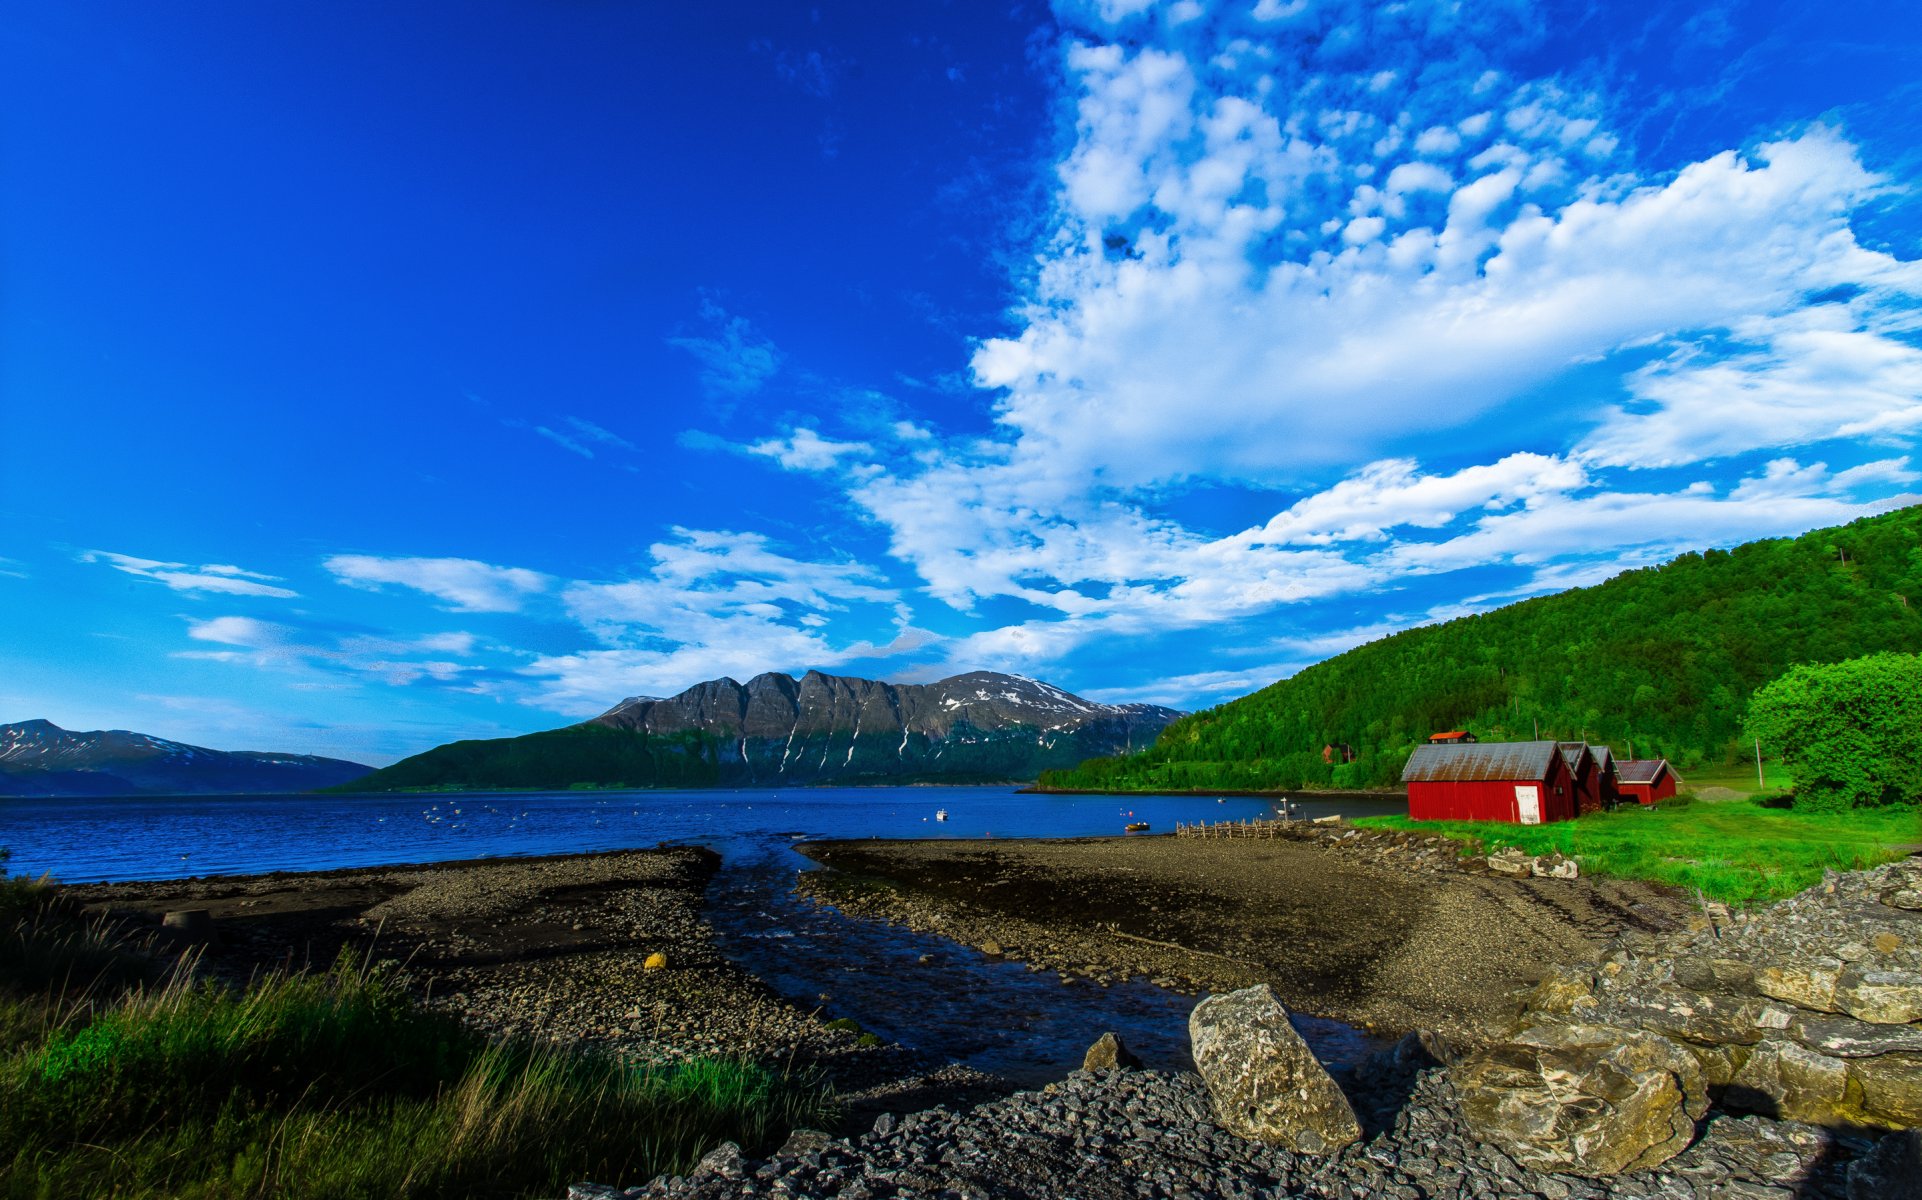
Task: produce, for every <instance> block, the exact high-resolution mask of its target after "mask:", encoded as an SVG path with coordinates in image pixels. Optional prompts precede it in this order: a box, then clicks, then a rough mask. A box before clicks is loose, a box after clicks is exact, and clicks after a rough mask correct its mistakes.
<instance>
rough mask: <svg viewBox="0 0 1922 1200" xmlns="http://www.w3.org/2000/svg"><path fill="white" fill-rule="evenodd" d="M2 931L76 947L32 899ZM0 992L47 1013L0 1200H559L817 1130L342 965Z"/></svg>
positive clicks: (720, 1064)
mask: <svg viewBox="0 0 1922 1200" xmlns="http://www.w3.org/2000/svg"><path fill="white" fill-rule="evenodd" d="M43 899H44V897H43ZM14 925H15V930H14V933H15V935H17V936H18V937H19V938H20V940H21V941H22V942H23V943H25V944H29V945H31V944H32V943H34V942H35V941H36V940H39V941H40V942H41V943H43V944H42V945H41V951H42V952H43V956H48V957H51V956H54V954H55V951H56V950H57V948H58V945H60V944H63V943H61V942H60V939H61V938H63V937H67V938H71V937H72V936H74V931H73V928H72V925H73V921H72V919H68V920H67V921H65V922H64V926H65V928H64V930H63V928H62V926H63V922H62V921H61V920H60V919H59V915H58V914H53V915H49V912H48V907H47V906H46V905H42V907H41V911H39V912H37V913H35V912H29V913H27V914H25V915H22V916H17V917H16V918H15V921H14ZM49 943H51V944H49ZM64 944H67V945H68V946H69V948H74V947H75V946H76V945H78V944H76V943H71V942H68V943H64ZM0 980H8V982H9V983H10V982H11V980H10V979H9V977H6V976H0ZM101 986H103V987H104V986H105V985H101ZM0 993H4V994H5V995H6V997H7V999H8V1000H9V1001H10V1002H11V1003H12V1004H14V1005H15V1006H24V1005H32V1004H35V1003H39V1004H41V1005H43V1006H48V1005H51V1006H53V1007H55V1008H56V1009H58V1010H59V1011H58V1012H57V1013H56V1015H55V1017H54V1019H50V1020H46V1021H43V1022H42V1023H41V1025H40V1027H39V1028H38V1029H37V1030H29V1031H28V1032H27V1033H26V1034H25V1035H24V1036H20V1037H17V1039H16V1041H15V1043H14V1044H12V1045H10V1046H9V1047H7V1053H6V1054H5V1057H4V1058H0V1196H4V1197H9V1198H13V1197H17V1198H21V1200H25V1198H27V1197H32V1198H34V1200H42V1198H47V1197H56V1196H60V1197H64V1196H93V1195H115V1196H122V1197H129V1198H134V1197H155V1198H158V1197H194V1198H208V1200H212V1198H216V1197H218V1198H228V1197H233V1198H240V1197H269V1196H271V1197H288V1198H292V1200H300V1198H305V1197H313V1198H316V1200H319V1198H321V1197H327V1198H335V1197H340V1198H355V1197H368V1198H373V1197H409V1198H411V1197H423V1198H424V1197H470V1196H471V1197H515V1196H547V1197H551V1196H556V1195H560V1194H562V1193H563V1192H564V1191H565V1190H566V1186H567V1184H569V1183H571V1182H577V1181H579V1180H582V1179H595V1180H599V1181H602V1182H609V1183H626V1184H632V1183H638V1182H644V1181H645V1180H646V1179H648V1178H650V1177H652V1176H653V1175H656V1174H658V1173H660V1172H663V1171H676V1172H679V1171H685V1170H687V1169H688V1168H690V1167H691V1166H692V1165H693V1163H694V1162H695V1161H697V1160H698V1159H699V1157H700V1156H701V1155H702V1154H703V1153H705V1152H706V1151H707V1150H709V1149H711V1148H712V1147H713V1146H714V1145H716V1144H718V1143H719V1142H720V1141H722V1140H723V1139H730V1140H734V1141H737V1142H740V1143H742V1144H743V1145H745V1146H748V1147H750V1148H753V1147H757V1146H765V1145H767V1144H771V1143H772V1142H774V1141H776V1140H778V1139H779V1138H781V1137H783V1136H785V1134H786V1133H787V1131H788V1130H789V1129H791V1128H792V1127H794V1126H795V1125H797V1124H818V1123H821V1122H822V1121H823V1120H826V1119H831V1114H830V1112H829V1111H828V1107H829V1104H830V1101H829V1098H828V1097H827V1096H826V1094H825V1092H824V1091H823V1090H822V1089H820V1088H818V1087H816V1086H813V1085H811V1084H810V1083H809V1081H807V1080H797V1079H791V1078H787V1077H784V1076H780V1075H777V1074H774V1073H772V1072H770V1071H768V1070H766V1069H764V1068H761V1067H759V1066H756V1065H754V1064H752V1063H749V1062H747V1061H744V1060H740V1061H721V1060H703V1061H696V1062H691V1063H685V1064H681V1065H678V1066H674V1067H663V1068H658V1069H638V1068H631V1067H625V1066H622V1065H620V1064H618V1063H616V1062H614V1061H612V1060H610V1059H607V1058H603V1057H598V1056H587V1055H582V1054H577V1053H572V1052H568V1051H566V1050H563V1049H560V1048H556V1047H552V1046H544V1045H539V1044H535V1043H532V1042H527V1041H520V1042H512V1043H494V1042H489V1041H487V1040H485V1039H483V1038H481V1037H480V1036H479V1035H477V1034H475V1033H474V1032H472V1031H470V1030H468V1029H467V1028H466V1027H464V1026H462V1025H460V1024H459V1023H458V1022H457V1021H455V1020H454V1019H453V1018H451V1017H448V1016H445V1015H443V1014H440V1013H437V1012H433V1011H429V1010H426V1009H423V1008H421V1007H420V1006H418V1005H417V1004H416V1003H414V1001H413V1000H412V999H411V997H410V996H409V995H408V994H407V992H406V990H405V989H404V988H403V987H402V985H401V981H400V980H399V979H398V978H397V977H395V976H394V974H393V973H392V972H391V971H390V970H388V969H386V968H380V967H369V966H367V965H365V964H363V963H361V962H359V961H358V960H356V959H354V958H353V957H350V956H344V957H343V958H342V959H340V960H339V961H338V962H336V963H335V965H334V966H333V968H332V969H330V970H327V971H323V972H288V971H280V972H276V973H273V974H271V975H268V976H266V977H265V978H262V979H259V980H257V981H255V982H254V983H253V984H251V985H249V986H248V987H246V988H230V987H222V986H219V985H215V984H211V983H205V982H196V981H195V980H194V978H193V975H192V972H191V970H189V969H187V968H186V967H184V966H183V967H181V968H179V969H176V970H175V971H173V973H172V974H171V976H170V977H169V978H167V979H166V980H164V981H162V982H157V983H147V984H138V985H132V986H126V987H123V988H122V989H121V990H120V991H119V993H118V994H117V995H113V996H111V997H107V996H104V995H103V996H100V997H99V998H97V1002H95V1003H93V1004H92V1005H91V1006H87V1005H76V1004H75V1003H74V1002H73V998H72V997H71V996H65V997H63V996H62V995H61V993H60V990H59V988H58V987H48V988H43V989H41V990H39V991H37V992H36V991H34V990H31V989H23V988H21V987H19V986H17V985H13V986H8V985H6V984H0Z"/></svg>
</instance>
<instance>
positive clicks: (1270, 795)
mask: <svg viewBox="0 0 1922 1200" xmlns="http://www.w3.org/2000/svg"><path fill="white" fill-rule="evenodd" d="M1015 790H1016V792H1018V793H1020V794H1021V795H1034V796H1246V797H1249V798H1252V799H1257V800H1293V799H1306V800H1324V799H1325V800H1406V799H1408V793H1407V792H1382V791H1367V790H1360V789H1357V790H1353V791H1342V790H1339V789H1336V788H1268V789H1253V788H1059V787H1043V786H1042V785H1040V784H1038V783H1036V784H1030V785H1029V786H1027V787H1024V788H1016V789H1015Z"/></svg>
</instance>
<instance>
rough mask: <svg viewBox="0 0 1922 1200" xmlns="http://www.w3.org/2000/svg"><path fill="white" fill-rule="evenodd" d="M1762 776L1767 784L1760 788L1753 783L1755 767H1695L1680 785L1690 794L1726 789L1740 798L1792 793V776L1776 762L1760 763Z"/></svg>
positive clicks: (1783, 766) (1793, 784) (1793, 786)
mask: <svg viewBox="0 0 1922 1200" xmlns="http://www.w3.org/2000/svg"><path fill="white" fill-rule="evenodd" d="M1762 774H1763V777H1764V778H1765V779H1766V780H1767V781H1768V782H1766V783H1764V784H1763V785H1762V786H1760V787H1757V786H1756V784H1755V764H1754V763H1752V762H1748V763H1737V764H1736V765H1734V766H1714V767H1697V768H1695V769H1694V770H1692V771H1690V772H1689V773H1688V774H1686V775H1684V776H1683V777H1682V786H1683V787H1684V788H1686V789H1687V790H1688V791H1691V792H1700V791H1701V790H1702V789H1704V788H1712V787H1720V788H1727V789H1729V790H1730V791H1732V792H1740V793H1742V794H1743V795H1744V796H1748V795H1755V794H1758V793H1760V794H1777V793H1783V792H1789V791H1793V790H1794V788H1795V777H1794V776H1793V775H1790V774H1789V769H1788V767H1787V766H1786V765H1785V764H1783V763H1779V762H1768V761H1766V760H1764V761H1763V763H1762Z"/></svg>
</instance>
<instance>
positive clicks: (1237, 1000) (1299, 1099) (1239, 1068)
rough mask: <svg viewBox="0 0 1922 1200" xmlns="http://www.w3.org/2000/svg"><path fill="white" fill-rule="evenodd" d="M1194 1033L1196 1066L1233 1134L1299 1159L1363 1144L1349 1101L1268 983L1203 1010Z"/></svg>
mask: <svg viewBox="0 0 1922 1200" xmlns="http://www.w3.org/2000/svg"><path fill="white" fill-rule="evenodd" d="M1188 1036H1189V1038H1190V1039H1191V1040H1192V1041H1193V1043H1194V1057H1195V1069H1196V1070H1197V1071H1199V1072H1200V1073H1201V1078H1202V1082H1204V1083H1206V1084H1207V1085H1208V1095H1209V1096H1210V1098H1212V1099H1213V1101H1214V1105H1215V1115H1216V1116H1217V1117H1219V1118H1220V1120H1221V1124H1222V1127H1223V1128H1224V1129H1227V1130H1228V1131H1229V1132H1230V1133H1234V1134H1237V1135H1239V1136H1241V1137H1245V1138H1251V1139H1254V1140H1257V1141H1262V1142H1269V1143H1272V1144H1274V1145H1279V1146H1282V1147H1284V1148H1286V1149H1288V1150H1292V1151H1295V1152H1296V1153H1299V1154H1333V1153H1334V1152H1335V1151H1337V1150H1339V1149H1341V1148H1342V1147H1343V1146H1347V1145H1349V1144H1351V1143H1353V1142H1356V1141H1359V1140H1360V1139H1361V1122H1360V1121H1358V1120H1356V1118H1355V1110H1354V1107H1353V1106H1352V1105H1350V1104H1349V1103H1348V1097H1347V1096H1345V1095H1343V1094H1342V1091H1341V1088H1340V1087H1339V1086H1337V1085H1336V1083H1335V1081H1334V1080H1333V1079H1332V1078H1330V1077H1329V1074H1328V1072H1327V1071H1326V1070H1325V1069H1324V1068H1323V1067H1322V1065H1321V1063H1320V1062H1318V1061H1316V1059H1315V1055H1314V1052H1313V1051H1311V1050H1309V1049H1308V1043H1306V1042H1304V1041H1302V1040H1301V1035H1300V1034H1299V1033H1296V1032H1295V1027H1294V1026H1293V1025H1292V1024H1290V1023H1289V1021H1288V1010H1287V1009H1285V1008H1283V1007H1282V1005H1281V1001H1279V1000H1277V999H1275V993H1274V992H1273V991H1272V990H1270V988H1269V987H1268V985H1267V984H1265V983H1263V984H1257V985H1255V986H1254V987H1251V988H1243V989H1242V990H1241V991H1238V992H1229V993H1227V994H1226V995H1221V996H1210V997H1209V998H1208V999H1206V1000H1203V1001H1202V1002H1201V1003H1200V1004H1197V1005H1195V1011H1194V1014H1193V1015H1192V1016H1190V1017H1189V1018H1188Z"/></svg>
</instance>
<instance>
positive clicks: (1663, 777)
mask: <svg viewBox="0 0 1922 1200" xmlns="http://www.w3.org/2000/svg"><path fill="white" fill-rule="evenodd" d="M1615 794H1616V795H1617V796H1619V797H1621V798H1622V799H1623V800H1634V801H1636V802H1637V803H1640V804H1653V803H1655V802H1656V801H1657V800H1666V799H1668V798H1669V797H1670V796H1673V795H1674V794H1675V772H1674V771H1673V770H1672V769H1670V767H1669V765H1668V760H1667V759H1666V758H1623V759H1618V760H1616V763H1615Z"/></svg>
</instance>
